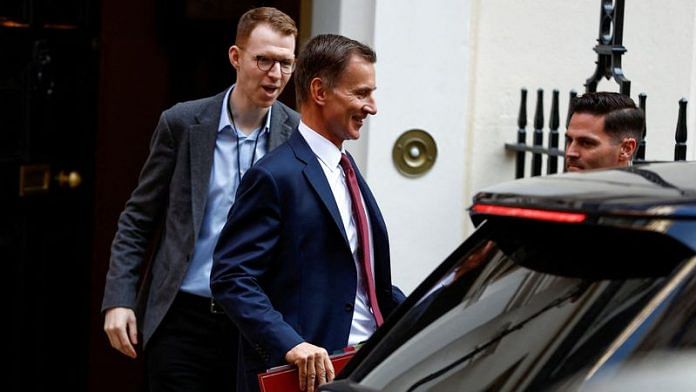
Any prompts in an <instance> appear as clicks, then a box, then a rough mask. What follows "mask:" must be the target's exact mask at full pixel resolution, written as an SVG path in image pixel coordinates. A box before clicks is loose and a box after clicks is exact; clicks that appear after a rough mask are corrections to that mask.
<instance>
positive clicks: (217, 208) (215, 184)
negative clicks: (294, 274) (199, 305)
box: [180, 86, 271, 297]
mask: <svg viewBox="0 0 696 392" xmlns="http://www.w3.org/2000/svg"><path fill="white" fill-rule="evenodd" d="M233 88H234V86H232V87H231V88H230V89H229V90H228V91H227V93H226V94H225V98H224V99H223V101H222V108H221V109H220V124H219V125H218V134H217V139H216V140H215V153H214V155H213V165H212V168H211V169H210V181H209V183H208V198H207V199H206V203H205V215H203V222H202V224H201V229H200V233H199V235H198V239H197V240H196V244H195V246H194V248H193V255H192V257H191V265H189V268H188V270H187V271H186V276H185V277H184V282H183V284H182V285H181V289H180V290H182V291H185V292H187V293H191V294H195V295H199V296H203V297H212V295H211V292H210V269H211V267H212V265H213V251H214V250H215V245H216V244H217V241H218V237H220V232H221V231H222V228H223V226H225V223H226V222H227V213H228V212H229V210H230V207H232V204H233V203H234V198H235V194H236V193H237V187H239V173H240V172H241V174H242V176H243V175H244V173H245V172H246V171H247V170H248V169H249V168H250V167H251V165H252V164H253V163H252V162H251V160H252V157H253V159H254V161H258V160H259V159H260V158H261V157H262V156H264V155H265V154H266V152H267V150H268V147H267V146H268V143H267V141H268V133H269V128H270V124H271V111H270V110H269V111H268V115H267V116H266V123H265V125H263V126H262V127H259V128H257V129H255V130H253V131H252V132H251V133H250V134H249V136H247V135H245V134H244V133H243V132H241V131H239V130H237V129H235V128H234V127H233V125H232V121H231V120H230V117H229V114H228V111H227V103H228V102H229V97H230V93H231V91H232V89H233ZM237 138H239V163H240V166H241V168H238V166H237V153H238V152H237ZM257 138H258V142H256V139H257ZM254 145H256V153H254V151H253V150H254ZM238 169H239V170H240V171H238Z"/></svg>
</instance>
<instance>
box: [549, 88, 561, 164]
mask: <svg viewBox="0 0 696 392" xmlns="http://www.w3.org/2000/svg"><path fill="white" fill-rule="evenodd" d="M559 118H560V113H559V111H558V90H553V96H552V98H551V114H550V118H549V150H557V149H558V126H559V124H560V119H559ZM557 172H558V157H557V156H555V155H551V154H549V156H548V158H547V159H546V174H556V173H557Z"/></svg>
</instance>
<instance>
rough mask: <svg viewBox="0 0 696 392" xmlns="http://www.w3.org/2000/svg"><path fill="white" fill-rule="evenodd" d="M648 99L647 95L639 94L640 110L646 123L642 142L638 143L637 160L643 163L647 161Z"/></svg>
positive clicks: (641, 138)
mask: <svg viewBox="0 0 696 392" xmlns="http://www.w3.org/2000/svg"><path fill="white" fill-rule="evenodd" d="M647 99H648V96H647V95H646V94H645V93H640V94H638V107H639V108H640V110H642V111H643V118H644V123H643V133H642V134H641V136H640V141H639V142H638V152H636V159H638V160H640V161H643V160H645V146H646V140H645V138H646V137H647V136H648V117H647V112H646V111H645V109H646V106H645V105H646V104H645V102H646V100H647Z"/></svg>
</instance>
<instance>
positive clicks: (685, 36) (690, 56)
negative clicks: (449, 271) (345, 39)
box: [313, 0, 696, 292]
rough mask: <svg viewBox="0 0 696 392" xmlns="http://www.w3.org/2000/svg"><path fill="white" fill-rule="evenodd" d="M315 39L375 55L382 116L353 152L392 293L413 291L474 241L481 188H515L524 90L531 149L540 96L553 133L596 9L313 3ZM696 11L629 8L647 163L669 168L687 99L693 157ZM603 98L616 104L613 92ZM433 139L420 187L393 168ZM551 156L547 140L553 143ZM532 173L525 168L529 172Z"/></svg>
mask: <svg viewBox="0 0 696 392" xmlns="http://www.w3.org/2000/svg"><path fill="white" fill-rule="evenodd" d="M313 5H314V8H313V13H314V14H313V33H315V34H316V33H320V32H336V33H340V34H344V35H347V36H350V37H352V38H356V39H359V40H361V41H363V42H366V43H368V44H370V45H371V46H372V47H374V48H375V50H376V52H377V57H378V62H377V84H378V90H377V103H378V108H379V113H378V115H377V116H375V117H374V118H372V119H371V120H370V122H369V123H368V124H367V126H366V128H365V129H364V130H363V133H362V136H361V140H360V141H359V142H357V143H349V145H348V148H349V149H350V150H351V152H353V154H354V155H355V156H356V158H357V160H358V162H359V165H360V167H361V170H362V171H363V173H364V174H365V175H366V177H367V180H368V182H369V183H370V186H371V187H372V190H373V191H374V193H375V196H376V197H377V199H378V201H379V203H380V206H381V208H382V211H383V213H384V216H385V220H386V222H387V226H388V228H389V233H390V239H391V252H392V272H393V277H394V281H395V283H396V284H398V285H399V286H400V287H402V288H403V289H404V290H405V291H407V292H410V291H411V290H412V289H413V288H415V286H416V285H417V283H418V282H420V281H421V280H422V279H423V278H424V277H425V276H426V275H427V274H428V273H429V272H430V271H431V270H432V269H433V268H435V267H436V266H437V265H438V264H439V263H440V262H441V261H442V260H443V259H444V258H445V257H446V256H447V255H448V254H449V253H451V252H452V251H453V250H454V249H455V248H456V247H457V246H458V245H459V244H460V243H461V241H462V240H463V239H464V238H466V236H467V235H468V234H470V233H471V231H472V227H471V224H470V222H469V218H468V213H467V210H466V209H467V208H468V207H469V205H470V202H471V198H472V196H473V195H474V194H475V193H476V192H477V191H478V190H480V189H482V188H484V187H486V186H488V185H491V184H495V183H498V182H501V181H507V180H511V179H512V178H513V176H514V154H512V153H505V151H504V149H503V144H504V143H506V142H514V141H515V138H516V133H515V132H516V120H517V113H518V110H519V108H518V105H519V94H520V93H519V90H520V88H522V87H526V88H527V89H528V91H529V93H528V102H527V104H528V111H527V114H528V127H527V129H528V132H529V133H528V136H527V140H528V142H531V129H532V124H533V115H534V107H535V104H536V89H538V88H543V89H544V90H545V94H544V114H545V124H548V118H549V107H550V104H551V91H552V89H554V88H556V89H559V90H560V92H561V94H560V108H561V124H562V128H561V130H560V131H561V133H563V132H564V128H563V124H564V123H565V116H566V110H567V106H568V92H569V91H570V89H575V90H576V91H578V92H579V93H582V92H583V91H584V87H583V83H584V81H585V79H587V78H588V77H589V76H590V75H592V73H593V72H594V69H595V64H594V63H595V60H596V58H597V56H596V54H595V53H594V51H593V50H592V48H593V47H594V45H595V44H596V39H597V35H598V31H599V13H600V8H599V7H600V1H599V0H576V1H542V0H524V1H522V0H520V1H509V0H439V1H437V2H433V1H428V0H314V3H313ZM695 37H696V2H694V1H693V0H641V1H626V11H625V22H624V46H626V47H627V48H628V52H627V53H626V54H625V55H624V56H623V69H624V71H625V74H626V76H627V77H628V78H629V79H630V80H631V81H632V86H631V91H632V96H633V98H634V99H635V100H636V101H637V95H638V93H640V92H645V93H647V94H648V110H647V119H648V123H647V125H648V149H647V158H648V159H663V160H671V159H672V156H673V150H674V129H675V126H676V115H677V111H678V104H677V102H678V100H679V98H681V97H682V96H684V97H689V98H691V99H692V100H693V103H692V104H691V105H690V107H689V117H688V126H689V128H690V129H689V142H688V143H689V147H688V159H695V158H696V132H694V128H696V123H695V122H696V121H695V120H696V112H695V111H694V108H693V106H694V104H696V38H695ZM599 89H600V90H612V91H616V90H617V87H616V85H615V83H614V82H613V81H611V82H607V81H603V82H601V83H600V85H599ZM411 128H421V129H424V130H426V131H428V132H429V133H430V134H431V135H432V136H433V137H434V138H435V141H436V143H437V147H438V158H437V161H436V163H435V166H434V167H433V169H432V170H431V171H430V172H428V173H427V174H425V175H424V176H422V177H419V178H415V179H411V178H406V177H403V176H402V175H400V174H399V173H398V172H397V170H396V168H395V167H394V164H393V163H392V161H391V151H392V147H393V145H394V142H395V141H396V139H397V138H398V136H399V135H400V134H401V133H402V132H404V131H406V130H408V129H411ZM544 143H546V140H544ZM528 167H529V166H528Z"/></svg>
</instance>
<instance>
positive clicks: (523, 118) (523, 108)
mask: <svg viewBox="0 0 696 392" xmlns="http://www.w3.org/2000/svg"><path fill="white" fill-rule="evenodd" d="M526 127H527V89H526V88H523V89H522V91H521V96H520V113H519V115H518V116H517V143H519V144H526V143H527V130H526V129H525V128H526ZM524 160H525V152H524V151H517V160H516V162H515V178H523V177H524Z"/></svg>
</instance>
